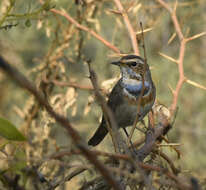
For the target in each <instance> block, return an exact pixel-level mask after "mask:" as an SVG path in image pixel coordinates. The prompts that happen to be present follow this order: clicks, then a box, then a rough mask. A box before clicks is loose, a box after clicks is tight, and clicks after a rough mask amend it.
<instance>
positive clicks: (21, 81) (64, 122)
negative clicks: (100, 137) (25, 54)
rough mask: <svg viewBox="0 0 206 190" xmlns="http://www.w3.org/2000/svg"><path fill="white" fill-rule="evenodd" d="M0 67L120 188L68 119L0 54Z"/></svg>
mask: <svg viewBox="0 0 206 190" xmlns="http://www.w3.org/2000/svg"><path fill="white" fill-rule="evenodd" d="M0 68H1V69H2V70H3V71H4V72H5V73H6V74H7V75H8V76H9V77H10V78H11V79H13V81H15V82H16V83H17V84H18V85H19V86H21V87H22V88H24V89H26V90H28V91H29V92H30V93H31V94H33V95H34V96H35V98H36V100H37V101H38V102H39V104H40V105H42V106H43V107H44V108H45V109H46V111H47V112H48V113H49V114H50V115H51V117H53V118H55V120H56V121H57V122H58V123H59V124H60V125H61V126H62V127H63V128H65V129H66V131H67V133H68V134H69V136H70V137H71V138H72V140H73V142H74V144H75V145H76V146H77V147H78V148H79V149H80V150H81V153H82V154H83V155H84V156H85V157H86V158H87V159H88V160H89V161H90V162H91V163H92V164H93V165H94V166H95V167H96V168H97V169H98V170H99V172H100V173H101V174H102V176H103V177H104V178H105V180H106V181H107V182H108V183H109V184H110V185H111V186H112V187H113V188H114V189H117V190H120V189H122V188H121V186H120V184H118V182H117V181H116V180H115V179H114V177H113V176H112V174H111V173H110V172H109V171H108V169H107V168H106V167H105V166H104V165H103V164H102V163H101V162H100V161H98V160H97V158H96V155H94V154H93V153H92V152H91V151H90V150H89V149H88V147H87V145H86V143H85V142H84V141H83V140H82V138H81V137H80V136H79V134H78V133H77V131H76V130H75V129H74V128H73V126H72V125H71V124H70V121H69V120H68V119H67V118H65V117H63V116H62V115H59V114H58V113H56V112H55V111H54V110H53V108H52V107H51V106H50V105H49V104H48V102H47V100H46V99H45V97H44V96H43V94H42V93H41V92H39V91H38V90H37V89H36V87H35V86H34V85H33V84H32V83H31V82H30V81H29V80H28V79H27V78H26V77H25V76H24V75H22V74H21V73H20V72H19V71H18V70H17V69H15V68H13V67H12V66H11V65H10V64H8V63H7V62H6V61H5V60H4V59H3V58H2V57H1V56H0Z"/></svg>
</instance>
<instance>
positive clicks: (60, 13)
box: [50, 9, 120, 54]
mask: <svg viewBox="0 0 206 190" xmlns="http://www.w3.org/2000/svg"><path fill="white" fill-rule="evenodd" d="M50 11H51V12H53V13H55V14H58V15H61V16H63V17H65V18H66V19H67V20H68V21H69V22H71V23H72V24H73V25H74V26H76V27H77V28H78V29H80V30H83V31H85V32H88V33H89V34H91V35H92V36H93V37H95V38H96V39H98V40H99V41H101V42H102V43H103V44H104V45H105V46H107V47H108V48H110V49H111V50H113V51H114V52H115V53H118V54H120V50H119V49H118V48H117V47H116V46H114V45H112V44H111V43H110V42H108V41H107V40H105V39H104V38H103V37H102V36H100V35H99V34H97V33H96V32H95V31H93V30H92V29H90V28H87V27H86V26H83V25H81V24H80V23H78V22H77V21H76V20H75V19H74V18H72V17H71V16H70V15H69V13H66V12H65V11H63V10H62V11H60V10H57V9H51V10H50Z"/></svg>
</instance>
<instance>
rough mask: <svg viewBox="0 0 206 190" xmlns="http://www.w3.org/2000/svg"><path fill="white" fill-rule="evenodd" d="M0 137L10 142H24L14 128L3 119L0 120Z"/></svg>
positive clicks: (22, 137)
mask: <svg viewBox="0 0 206 190" xmlns="http://www.w3.org/2000/svg"><path fill="white" fill-rule="evenodd" d="M0 136H2V137H4V138H6V139H8V140H12V141H25V140H26V138H25V137H24V135H22V134H21V133H20V132H19V131H18V130H17V128H16V127H15V126H14V125H13V124H12V123H11V122H9V121H8V120H6V119H4V118H0Z"/></svg>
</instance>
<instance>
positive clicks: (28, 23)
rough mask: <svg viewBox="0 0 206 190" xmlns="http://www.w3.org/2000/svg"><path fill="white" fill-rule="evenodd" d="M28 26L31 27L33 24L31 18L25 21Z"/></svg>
mask: <svg viewBox="0 0 206 190" xmlns="http://www.w3.org/2000/svg"><path fill="white" fill-rule="evenodd" d="M25 25H26V27H30V26H31V21H30V20H29V19H27V20H26V22H25Z"/></svg>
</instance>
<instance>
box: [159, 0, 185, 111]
mask: <svg viewBox="0 0 206 190" xmlns="http://www.w3.org/2000/svg"><path fill="white" fill-rule="evenodd" d="M157 1H158V3H159V4H161V5H162V6H163V7H164V8H165V9H166V10H167V11H168V12H169V13H170V15H171V19H172V22H173V24H174V27H175V30H176V33H177V36H178V38H179V41H180V50H179V57H178V60H177V64H178V71H179V80H178V82H177V85H176V89H175V90H174V91H173V101H172V104H171V107H170V109H171V112H172V114H173V113H174V111H175V109H176V107H177V101H178V97H179V93H180V89H181V88H182V85H183V83H184V82H185V79H186V78H185V75H184V67H183V61H184V56H185V45H186V38H185V37H184V35H183V33H182V30H181V28H180V24H179V21H178V18H177V16H176V8H177V3H176V4H175V7H174V9H172V8H171V7H169V5H168V4H167V3H165V2H164V1H163V0H157Z"/></svg>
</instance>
